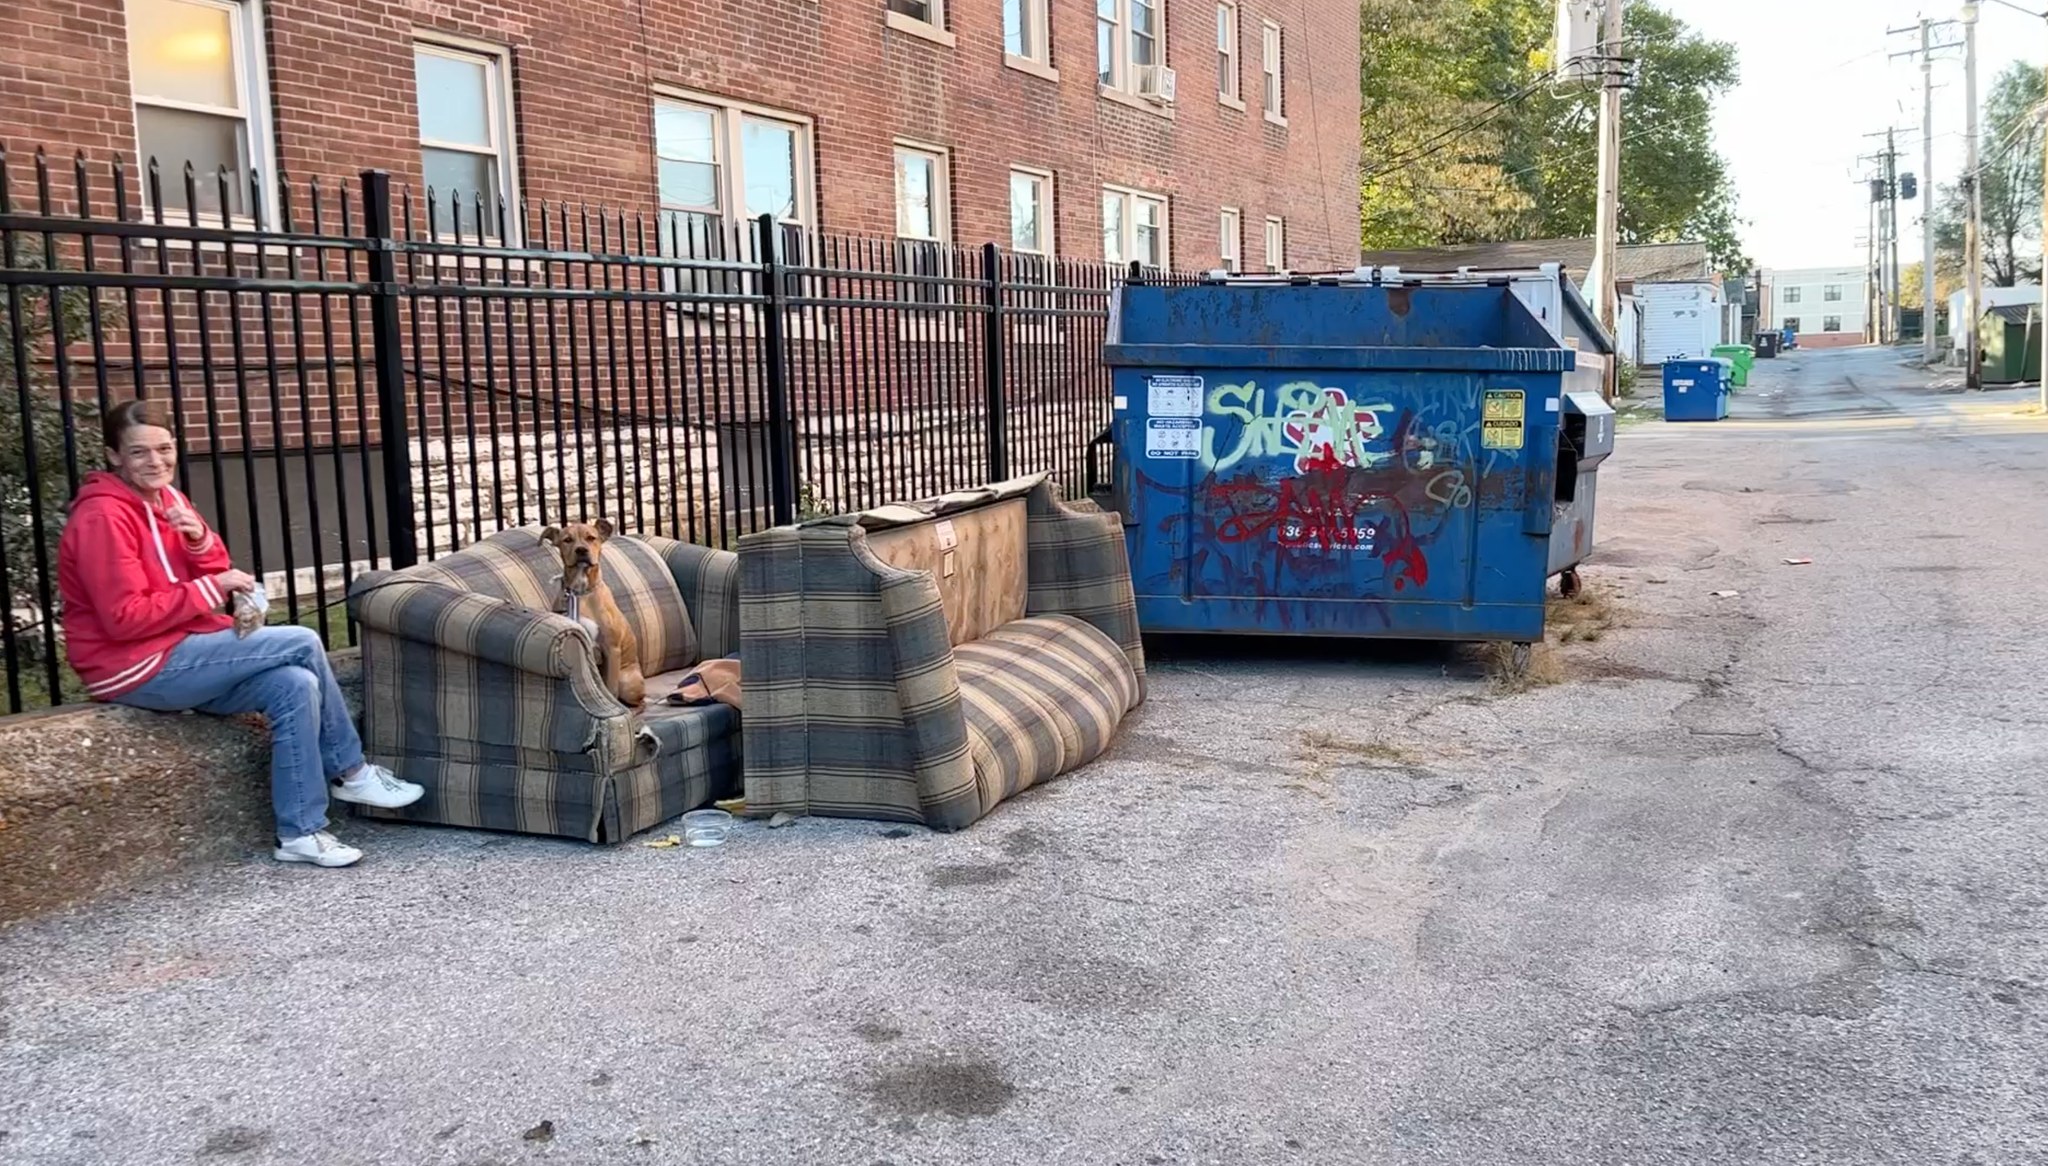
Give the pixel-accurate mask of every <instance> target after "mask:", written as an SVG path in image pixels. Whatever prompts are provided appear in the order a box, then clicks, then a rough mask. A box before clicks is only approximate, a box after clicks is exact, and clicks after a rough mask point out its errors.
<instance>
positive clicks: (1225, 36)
mask: <svg viewBox="0 0 2048 1166" xmlns="http://www.w3.org/2000/svg"><path fill="white" fill-rule="evenodd" d="M1216 99H1217V100H1218V101H1221V102H1223V103H1224V104H1225V105H1235V106H1237V107H1238V108H1239V109H1243V108H1244V101H1243V99H1242V98H1240V97H1239V96H1238V79H1237V0H1216Z"/></svg>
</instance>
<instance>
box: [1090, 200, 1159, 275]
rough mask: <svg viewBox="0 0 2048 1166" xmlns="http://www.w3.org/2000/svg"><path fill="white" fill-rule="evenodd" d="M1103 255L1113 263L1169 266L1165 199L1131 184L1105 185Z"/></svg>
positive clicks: (1107, 260)
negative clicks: (1132, 187)
mask: <svg viewBox="0 0 2048 1166" xmlns="http://www.w3.org/2000/svg"><path fill="white" fill-rule="evenodd" d="M1102 258H1103V259H1104V260H1105V261H1106V262H1109V263H1113V264H1125V263H1131V262H1137V263H1142V264H1144V265H1145V266H1146V267H1156V268H1164V267H1166V265H1167V260H1168V255H1167V223H1166V199H1165V198H1164V197H1163V196H1161V195H1157V194H1147V193H1146V192H1144V191H1142V190H1132V189H1130V188H1128V187H1122V186H1105V187H1103V188H1102Z"/></svg>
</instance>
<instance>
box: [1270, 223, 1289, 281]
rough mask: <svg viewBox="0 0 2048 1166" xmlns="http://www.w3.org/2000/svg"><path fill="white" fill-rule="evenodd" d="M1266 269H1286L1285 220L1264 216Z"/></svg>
mask: <svg viewBox="0 0 2048 1166" xmlns="http://www.w3.org/2000/svg"><path fill="white" fill-rule="evenodd" d="M1266 270H1267V271H1285V270H1287V220H1286V219H1283V218H1281V217H1280V216H1279V215H1267V216H1266Z"/></svg>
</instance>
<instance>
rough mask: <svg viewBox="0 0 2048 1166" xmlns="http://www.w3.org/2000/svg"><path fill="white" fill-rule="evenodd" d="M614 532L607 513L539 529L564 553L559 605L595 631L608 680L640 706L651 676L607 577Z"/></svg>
mask: <svg viewBox="0 0 2048 1166" xmlns="http://www.w3.org/2000/svg"><path fill="white" fill-rule="evenodd" d="M611 537H612V524H611V522H610V521H608V520H606V519H603V518H600V519H598V520H597V521H596V522H572V523H569V524H567V525H565V526H559V527H555V526H551V527H548V528H547V529H546V530H544V531H542V532H541V533H540V538H541V541H542V542H544V543H547V544H548V545H550V546H552V547H554V548H555V549H556V550H557V551H559V552H560V553H561V556H562V594H561V595H560V596H559V597H558V598H557V599H556V601H555V610H556V611H559V612H562V613H563V614H565V615H567V616H568V617H569V618H570V619H573V620H576V621H577V622H578V623H581V624H582V625H583V627H584V630H586V631H588V632H589V633H590V638H591V641H592V642H593V643H595V644H596V645H597V658H598V667H599V668H600V669H601V670H602V672H603V674H604V686H605V687H606V688H608V689H610V690H611V693H612V695H613V696H616V697H618V698H619V703H620V704H623V705H625V706H626V707H627V708H639V707H640V706H641V704H642V703H643V702H645V701H646V699H647V678H646V677H645V676H644V675H642V673H641V671H640V641H639V639H638V638H636V637H635V636H634V635H633V629H632V628H630V627H628V626H627V625H626V617H625V615H624V614H623V613H621V612H620V611H619V605H618V603H617V601H615V600H614V599H613V598H612V593H611V589H610V588H608V587H606V586H605V582H604V544H605V542H606V541H607V540H609V539H610V538H611Z"/></svg>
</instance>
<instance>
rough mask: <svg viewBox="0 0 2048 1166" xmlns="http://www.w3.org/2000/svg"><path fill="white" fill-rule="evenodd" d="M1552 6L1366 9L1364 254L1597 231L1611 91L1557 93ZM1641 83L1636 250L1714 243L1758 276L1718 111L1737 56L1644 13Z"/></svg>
mask: <svg viewBox="0 0 2048 1166" xmlns="http://www.w3.org/2000/svg"><path fill="white" fill-rule="evenodd" d="M1552 11H1553V6H1552V4H1551V3H1549V2H1547V0H1363V7H1362V15H1363V19H1364V32H1363V41H1364V43H1363V46H1362V48H1363V62H1362V69H1363V72H1362V76H1361V96H1362V110H1363V117H1362V125H1361V133H1362V139H1363V146H1364V166H1363V171H1364V178H1363V180H1362V185H1361V203H1362V207H1363V215H1362V222H1361V240H1362V242H1363V244H1364V245H1365V246H1366V247H1367V248H1368V249H1372V248H1382V247H1405V246H1426V245H1431V244H1440V243H1461V242H1476V241H1488V240H1496V239H1516V238H1542V237H1582V236H1585V235H1589V234H1591V233H1592V230H1593V224H1594V217H1595V209H1596V201H1597V195H1598V191H1597V181H1598V159H1599V144H1598V132H1597V127H1598V124H1599V91H1598V90H1597V89H1596V88H1594V87H1592V86H1590V85H1586V84H1576V85H1565V84H1560V83H1556V82H1555V81H1554V80H1553V79H1552V76H1553V73H1554V63H1553V60H1552V56H1553V50H1552V46H1551V44H1550V41H1551V37H1552V35H1553V26H1552V19H1551V17H1552ZM1625 20H1626V30H1627V35H1628V45H1629V48H1628V49H1627V55H1628V56H1630V57H1632V58H1634V59H1635V61H1636V63H1637V64H1636V74H1635V85H1634V87H1633V88H1632V89H1631V90H1630V91H1629V93H1628V96H1627V98H1626V99H1625V101H1624V113H1623V120H1622V133H1623V143H1624V144H1623V150H1622V176H1621V177H1622V198H1621V208H1620V230H1621V237H1622V240H1623V241H1624V242H1631V243H1647V242H1669V241H1673V240H1678V239H1701V240H1704V241H1705V242H1706V243H1707V244H1708V245H1709V248H1710V250H1711V251H1712V253H1713V255H1714V258H1715V259H1716V261H1717V262H1719V263H1720V264H1721V265H1722V266H1723V267H1724V268H1730V269H1735V268H1742V267H1747V266H1748V262H1747V260H1746V259H1745V258H1744V257H1743V255H1742V244H1741V239H1740V224H1739V223H1738V221H1737V219H1736V216H1735V209H1734V198H1733V194H1732V191H1731V190H1730V187H1729V180H1728V172H1727V167H1726V164H1725V163H1724V162H1723V160H1722V158H1721V156H1720V154H1719V153H1718V152H1717V151H1716V150H1715V149H1714V146H1713V137H1712V134H1713V130H1712V115H1713V110H1714V103H1715V100H1716V98H1718V97H1719V96H1720V94H1722V93H1723V92H1725V91H1726V90H1727V89H1729V88H1730V87H1732V86H1733V85H1734V84H1735V82H1736V80H1737V77H1738V75H1739V66H1738V59H1737V54H1736V50H1735V46H1733V45H1731V44H1727V43H1725V42H1720V41H1712V40H1707V39H1705V38H1703V37H1701V36H1700V35H1699V34H1697V33H1695V32H1693V31H1692V30H1691V29H1690V28H1689V27H1688V26H1687V25H1686V24H1685V23H1684V22H1683V21H1681V20H1679V19H1678V18H1677V17H1675V16H1672V15H1671V14H1670V13H1668V12H1666V11H1664V10H1663V9H1661V8H1658V7H1656V6H1655V5H1654V4H1652V3H1649V2H1648V0H1635V2H1634V3H1631V4H1630V5H1629V7H1628V10H1627V14H1626V18H1625Z"/></svg>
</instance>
